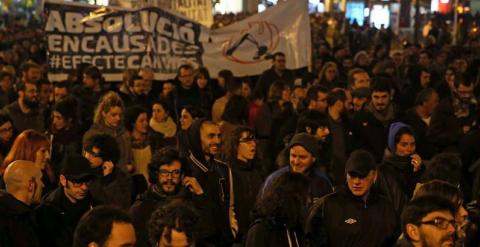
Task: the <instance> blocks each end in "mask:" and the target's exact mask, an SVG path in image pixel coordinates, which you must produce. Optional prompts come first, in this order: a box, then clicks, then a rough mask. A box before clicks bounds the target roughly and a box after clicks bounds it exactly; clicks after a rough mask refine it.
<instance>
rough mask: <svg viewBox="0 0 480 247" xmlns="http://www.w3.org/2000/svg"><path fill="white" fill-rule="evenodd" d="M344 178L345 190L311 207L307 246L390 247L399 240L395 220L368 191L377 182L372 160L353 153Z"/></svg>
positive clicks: (380, 199) (383, 203)
mask: <svg viewBox="0 0 480 247" xmlns="http://www.w3.org/2000/svg"><path fill="white" fill-rule="evenodd" d="M345 174H346V181H347V186H345V187H342V188H340V189H339V190H337V191H336V192H334V193H332V194H329V195H327V196H325V197H323V198H321V199H320V200H318V201H317V202H316V203H315V204H314V205H313V206H312V208H311V210H310V213H309V216H308V218H307V224H306V228H305V233H306V235H305V237H306V243H307V245H306V246H332V247H335V246H343V247H346V246H358V247H360V246H392V244H393V243H395V241H396V239H397V237H398V234H397V233H396V232H397V231H396V228H397V216H396V214H395V211H394V209H393V206H392V205H391V204H390V202H389V201H388V200H387V199H386V198H385V197H382V196H381V195H379V194H377V193H375V192H374V191H373V190H372V189H371V188H372V185H373V184H374V183H375V181H376V179H377V167H376V163H375V159H374V158H373V156H372V155H371V154H370V153H368V152H367V151H365V150H356V151H354V152H352V154H351V155H350V157H349V158H348V160H347V163H346V165H345Z"/></svg>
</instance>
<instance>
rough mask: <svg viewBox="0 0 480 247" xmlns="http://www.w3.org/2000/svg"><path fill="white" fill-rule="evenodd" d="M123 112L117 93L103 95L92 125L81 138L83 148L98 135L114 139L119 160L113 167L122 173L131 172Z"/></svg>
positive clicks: (130, 150)
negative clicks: (122, 171)
mask: <svg viewBox="0 0 480 247" xmlns="http://www.w3.org/2000/svg"><path fill="white" fill-rule="evenodd" d="M124 111H125V107H124V104H123V101H122V99H121V98H120V96H119V95H118V94H117V93H115V92H112V91H110V92H108V93H106V94H105V95H103V97H102V98H101V99H100V101H99V102H98V104H97V108H96V109H95V114H94V117H93V125H92V126H91V127H90V129H89V130H88V131H87V132H86V133H85V135H84V136H83V146H84V147H85V146H88V140H89V139H90V138H91V137H92V136H95V135H98V134H107V135H110V136H112V137H114V138H115V140H116V141H117V143H118V147H119V148H120V160H119V161H118V164H115V165H116V166H117V167H119V168H121V169H122V170H124V171H132V170H133V164H132V163H131V162H132V161H133V159H132V145H131V140H130V134H129V133H128V131H127V130H126V129H125V127H124V125H123V115H124ZM127 165H128V166H127Z"/></svg>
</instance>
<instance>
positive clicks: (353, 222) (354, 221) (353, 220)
mask: <svg viewBox="0 0 480 247" xmlns="http://www.w3.org/2000/svg"><path fill="white" fill-rule="evenodd" d="M345 223H347V224H349V225H352V224H355V223H357V220H356V219H352V218H350V219H348V220H345Z"/></svg>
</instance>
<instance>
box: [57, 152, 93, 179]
mask: <svg viewBox="0 0 480 247" xmlns="http://www.w3.org/2000/svg"><path fill="white" fill-rule="evenodd" d="M92 171H93V170H92V168H91V167H90V162H89V161H88V160H87V159H86V158H84V157H83V156H81V155H79V154H70V155H67V156H66V157H65V158H64V159H63V161H62V171H61V172H60V173H61V174H62V175H63V176H65V177H66V178H67V179H68V180H75V181H79V180H80V181H88V180H91V179H93V177H94V174H93V173H92Z"/></svg>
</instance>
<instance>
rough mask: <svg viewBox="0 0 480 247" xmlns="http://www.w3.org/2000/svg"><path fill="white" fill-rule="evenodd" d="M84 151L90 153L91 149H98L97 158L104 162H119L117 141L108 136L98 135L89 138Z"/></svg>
mask: <svg viewBox="0 0 480 247" xmlns="http://www.w3.org/2000/svg"><path fill="white" fill-rule="evenodd" d="M86 143H87V145H86V146H85V151H89V152H90V151H92V150H93V148H94V147H95V148H98V149H100V154H99V156H100V157H101V158H102V159H103V160H104V161H111V162H113V163H114V164H117V163H118V161H119V160H120V148H119V146H118V142H117V140H115V138H114V137H112V136H111V135H108V134H98V135H94V136H92V137H90V138H89V139H88V140H87V141H86Z"/></svg>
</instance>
